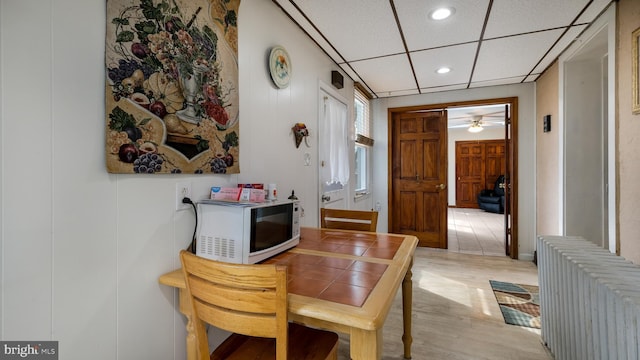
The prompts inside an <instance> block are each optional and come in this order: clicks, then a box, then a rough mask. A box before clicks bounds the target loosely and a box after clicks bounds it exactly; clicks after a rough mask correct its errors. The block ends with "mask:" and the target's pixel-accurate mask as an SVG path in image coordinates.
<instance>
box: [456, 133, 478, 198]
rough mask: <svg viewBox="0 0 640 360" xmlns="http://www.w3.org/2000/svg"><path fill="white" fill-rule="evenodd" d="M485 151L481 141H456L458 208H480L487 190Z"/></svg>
mask: <svg viewBox="0 0 640 360" xmlns="http://www.w3.org/2000/svg"><path fill="white" fill-rule="evenodd" d="M484 149H485V146H484V144H483V143H482V142H479V141H456V207H459V208H476V209H477V208H478V194H479V193H480V191H481V190H482V189H484V188H485V159H484V152H485V150H484Z"/></svg>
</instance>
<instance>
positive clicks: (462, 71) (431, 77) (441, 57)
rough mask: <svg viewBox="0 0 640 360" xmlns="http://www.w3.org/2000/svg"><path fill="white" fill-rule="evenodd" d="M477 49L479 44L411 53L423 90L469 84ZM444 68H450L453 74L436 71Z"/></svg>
mask: <svg viewBox="0 0 640 360" xmlns="http://www.w3.org/2000/svg"><path fill="white" fill-rule="evenodd" d="M477 47H478V44H477V43H471V44H464V45H457V46H449V47H444V48H437V49H433V50H424V51H417V52H413V53H411V61H412V62H413V67H414V69H415V71H416V77H417V78H418V84H419V85H420V87H421V88H428V87H434V86H442V85H448V84H461V83H464V84H467V83H468V82H469V78H470V76H471V69H472V68H473V59H474V58H475V56H476V48H477ZM443 66H446V67H448V68H450V69H451V72H449V73H447V74H437V73H436V70H437V69H438V68H440V67H443Z"/></svg>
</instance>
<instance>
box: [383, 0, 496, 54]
mask: <svg viewBox="0 0 640 360" xmlns="http://www.w3.org/2000/svg"><path fill="white" fill-rule="evenodd" d="M394 3H395V6H396V10H397V12H398V19H399V20H400V23H401V25H402V32H403V34H404V37H405V39H406V41H407V47H408V48H409V51H415V50H424V49H430V48H434V47H438V46H444V45H451V44H461V43H465V42H469V41H478V40H479V39H480V32H481V31H482V26H483V24H484V18H485V14H486V12H487V9H488V7H489V1H488V0H476V1H468V0H450V1H447V2H446V5H447V6H448V7H453V8H454V9H455V13H454V14H453V16H451V17H449V18H448V19H445V20H441V21H435V20H431V19H429V17H428V14H429V13H430V12H431V11H432V10H434V9H435V8H436V7H437V5H441V4H443V3H442V2H435V1H415V0H395V1H394Z"/></svg>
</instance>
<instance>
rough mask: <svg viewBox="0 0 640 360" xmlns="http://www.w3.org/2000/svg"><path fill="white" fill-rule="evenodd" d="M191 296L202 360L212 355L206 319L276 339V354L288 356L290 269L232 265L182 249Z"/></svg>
mask: <svg viewBox="0 0 640 360" xmlns="http://www.w3.org/2000/svg"><path fill="white" fill-rule="evenodd" d="M180 259H181V261H182V269H183V270H182V271H183V273H184V277H185V279H186V284H187V291H188V292H189V295H190V296H189V298H190V299H191V308H192V310H193V321H194V323H195V326H194V328H195V332H196V339H197V343H198V353H199V356H200V359H202V360H204V359H209V346H208V338H207V334H206V331H205V327H204V325H203V322H206V323H209V324H211V325H213V326H216V327H218V328H221V329H225V330H227V331H231V332H234V333H237V334H243V335H248V336H257V337H268V338H275V339H276V358H277V359H286V358H287V341H288V339H287V328H288V314H287V268H286V266H282V265H273V264H271V265H266V264H261V265H245V264H230V263H223V262H219V261H213V260H209V259H204V258H201V257H198V256H196V255H194V254H191V253H189V252H186V251H181V252H180Z"/></svg>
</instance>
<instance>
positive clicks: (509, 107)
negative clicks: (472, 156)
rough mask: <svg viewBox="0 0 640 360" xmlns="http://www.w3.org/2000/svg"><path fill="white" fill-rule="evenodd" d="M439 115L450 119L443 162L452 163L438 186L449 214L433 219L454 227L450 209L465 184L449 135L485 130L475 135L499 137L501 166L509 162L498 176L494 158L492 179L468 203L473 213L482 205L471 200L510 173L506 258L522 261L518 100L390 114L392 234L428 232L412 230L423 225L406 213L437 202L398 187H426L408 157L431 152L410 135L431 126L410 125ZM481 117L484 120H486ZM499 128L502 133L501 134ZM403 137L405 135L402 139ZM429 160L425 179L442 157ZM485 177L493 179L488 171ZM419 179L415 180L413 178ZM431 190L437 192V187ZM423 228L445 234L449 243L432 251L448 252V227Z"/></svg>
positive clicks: (425, 163)
mask: <svg viewBox="0 0 640 360" xmlns="http://www.w3.org/2000/svg"><path fill="white" fill-rule="evenodd" d="M433 112H442V113H443V114H444V115H445V116H444V120H443V121H445V124H444V133H445V136H444V138H443V139H444V140H443V141H444V142H445V143H446V144H445V145H446V147H445V149H444V152H445V156H444V157H443V159H446V160H445V161H446V163H447V164H446V166H445V174H440V175H443V176H441V177H440V178H439V179H438V180H439V181H440V182H441V183H440V184H438V181H435V182H434V183H435V186H436V187H439V186H440V187H441V188H440V189H441V190H442V189H445V188H446V189H448V190H447V191H446V192H445V193H446V201H445V206H444V209H442V208H438V214H437V215H438V216H434V215H433V214H431V215H430V216H429V218H431V219H433V220H438V221H439V223H442V219H443V218H444V219H445V224H446V223H447V222H448V220H447V219H448V217H449V216H450V215H449V213H450V209H451V208H455V206H456V189H457V188H458V187H459V186H458V185H459V182H458V181H457V176H456V163H455V136H454V137H451V136H449V135H450V134H449V133H451V134H454V133H455V132H456V130H455V129H462V130H463V131H464V132H468V130H467V129H468V128H469V127H473V126H478V125H480V126H481V127H482V129H481V131H480V132H476V133H475V134H482V132H485V131H486V132H485V134H484V135H483V136H489V137H493V138H494V139H492V140H499V141H502V143H503V147H502V151H503V154H504V157H502V158H501V159H502V160H501V161H503V165H502V166H503V167H502V169H500V168H499V166H498V168H497V170H496V169H495V167H496V164H495V163H494V162H493V161H494V160H496V158H495V157H494V158H492V160H491V161H492V163H491V164H490V165H489V168H490V171H489V172H488V173H489V174H487V175H486V176H484V178H483V179H482V180H479V181H477V183H476V184H473V185H472V186H470V187H469V188H468V189H474V188H475V190H468V194H467V197H469V199H467V200H468V202H467V206H466V208H471V207H472V206H470V205H471V204H472V202H475V203H477V201H473V200H472V199H471V197H473V198H475V197H477V195H476V194H475V193H476V192H479V191H480V190H483V189H484V188H491V187H493V186H494V185H495V180H496V179H493V180H491V179H490V180H486V179H487V178H488V177H491V178H492V177H496V176H494V175H496V174H493V172H495V171H498V172H500V173H502V172H504V178H505V181H504V182H503V183H502V185H501V186H503V187H504V192H505V197H504V198H503V199H502V200H500V201H501V203H502V206H503V207H504V212H503V213H502V214H500V215H501V216H502V218H503V219H504V220H503V224H502V225H503V234H504V244H503V245H504V252H503V253H504V254H506V255H507V256H509V257H511V258H514V259H517V258H518V238H517V199H518V198H517V176H516V174H517V168H518V167H517V165H518V164H517V136H516V134H517V114H518V101H517V97H510V98H497V99H485V100H475V101H461V102H451V103H441V104H433V105H422V106H413V107H405V108H392V109H389V134H390V143H391V149H390V152H391V154H390V156H389V174H390V178H391V179H390V187H389V229H392V231H393V232H399V233H410V234H414V235H416V234H420V233H421V231H422V229H418V228H415V229H411V228H409V227H408V226H407V225H412V226H414V227H419V225H420V224H417V223H418V222H417V221H413V222H411V221H409V222H408V221H407V218H411V216H413V214H412V213H411V212H410V211H406V209H403V207H404V204H405V203H407V202H408V203H411V204H413V203H415V202H416V201H423V202H424V201H426V200H425V199H432V198H433V196H430V197H427V196H424V197H420V196H418V197H416V196H413V195H410V196H407V195H406V194H407V193H405V192H403V190H402V189H403V188H399V187H398V184H403V185H402V186H404V189H413V188H415V187H416V186H418V187H419V186H421V184H423V183H425V180H426V179H423V177H422V176H421V175H422V173H421V174H416V175H414V172H416V171H415V170H416V169H415V168H413V167H411V168H409V167H407V166H405V165H402V164H405V163H410V162H407V161H405V160H406V159H405V157H406V156H405V155H406V154H413V153H417V152H416V149H423V150H424V149H427V148H428V147H427V146H420V145H415V144H414V143H415V141H413V138H412V136H413V135H411V136H407V135H406V134H409V133H411V132H412V131H413V130H414V129H415V128H416V127H419V125H418V126H415V125H413V124H421V123H425V124H426V122H425V120H420V121H417V122H415V121H414V122H411V121H408V119H411V118H414V117H415V114H428V113H433ZM465 112H466V113H465ZM490 113H494V114H490ZM500 113H502V118H501V119H497V117H498V116H500V115H499V114H500ZM463 114H464V115H465V116H467V115H468V116H467V117H466V118H464V116H462V115H463ZM481 115H484V116H482V117H481ZM494 115H495V117H494ZM449 121H451V124H448V122H449ZM400 123H403V124H404V125H401V124H400ZM447 125H448V126H447ZM498 126H499V127H498ZM491 127H494V129H493V130H492V132H493V134H491V131H489V129H490V128H491ZM496 128H497V129H500V130H496ZM432 129H433V127H432ZM426 132H427V133H428V132H429V129H427V130H426ZM441 132H442V131H441ZM401 134H405V135H402V136H401ZM496 134H500V135H496ZM403 136H404V137H403ZM413 137H415V136H413ZM477 138H478V136H476V139H477ZM423 143H424V142H423ZM430 149H431V150H433V149H436V147H434V146H432V147H431V148H430ZM423 150H421V151H423ZM493 151H494V150H491V152H492V155H491V156H493ZM425 154H426V156H424V159H426V160H424V161H422V164H420V166H421V168H420V169H419V170H420V171H422V172H423V173H424V174H428V173H429V171H430V170H428V169H426V168H427V167H428V166H429V164H430V163H431V162H432V161H431V160H433V159H436V157H431V156H429V155H428V154H427V153H424V154H420V155H425ZM491 156H490V157H491ZM485 159H486V158H485ZM498 165H499V164H498ZM484 166H485V168H484V170H486V169H487V165H486V163H485V164H484ZM492 167H493V168H492ZM484 172H485V173H487V171H484ZM414 176H415V178H413V177H414ZM434 178H435V176H434ZM410 180H416V181H414V182H413V185H411V186H408V185H407V184H406V182H407V181H410ZM401 181H404V183H401ZM487 182H490V183H491V184H490V185H487ZM442 184H444V185H442ZM429 185H432V186H433V184H429ZM431 204H432V206H431V207H430V209H431V211H432V210H433V209H435V207H433V204H436V202H431ZM450 206H451V208H450ZM432 212H433V211H432ZM407 215H411V216H407ZM422 226H423V227H426V228H428V227H429V226H431V227H432V229H437V230H438V231H439V232H440V234H441V236H442V237H444V239H445V240H444V241H441V242H439V243H437V245H440V246H437V245H436V246H432V247H441V248H448V245H449V242H448V240H447V239H448V237H449V236H448V235H449V234H448V226H444V227H438V226H435V225H433V224H431V225H430V224H429V223H428V222H425V223H424V224H422ZM416 236H418V235H416ZM419 238H420V237H419ZM442 245H444V246H442ZM424 246H431V245H424Z"/></svg>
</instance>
